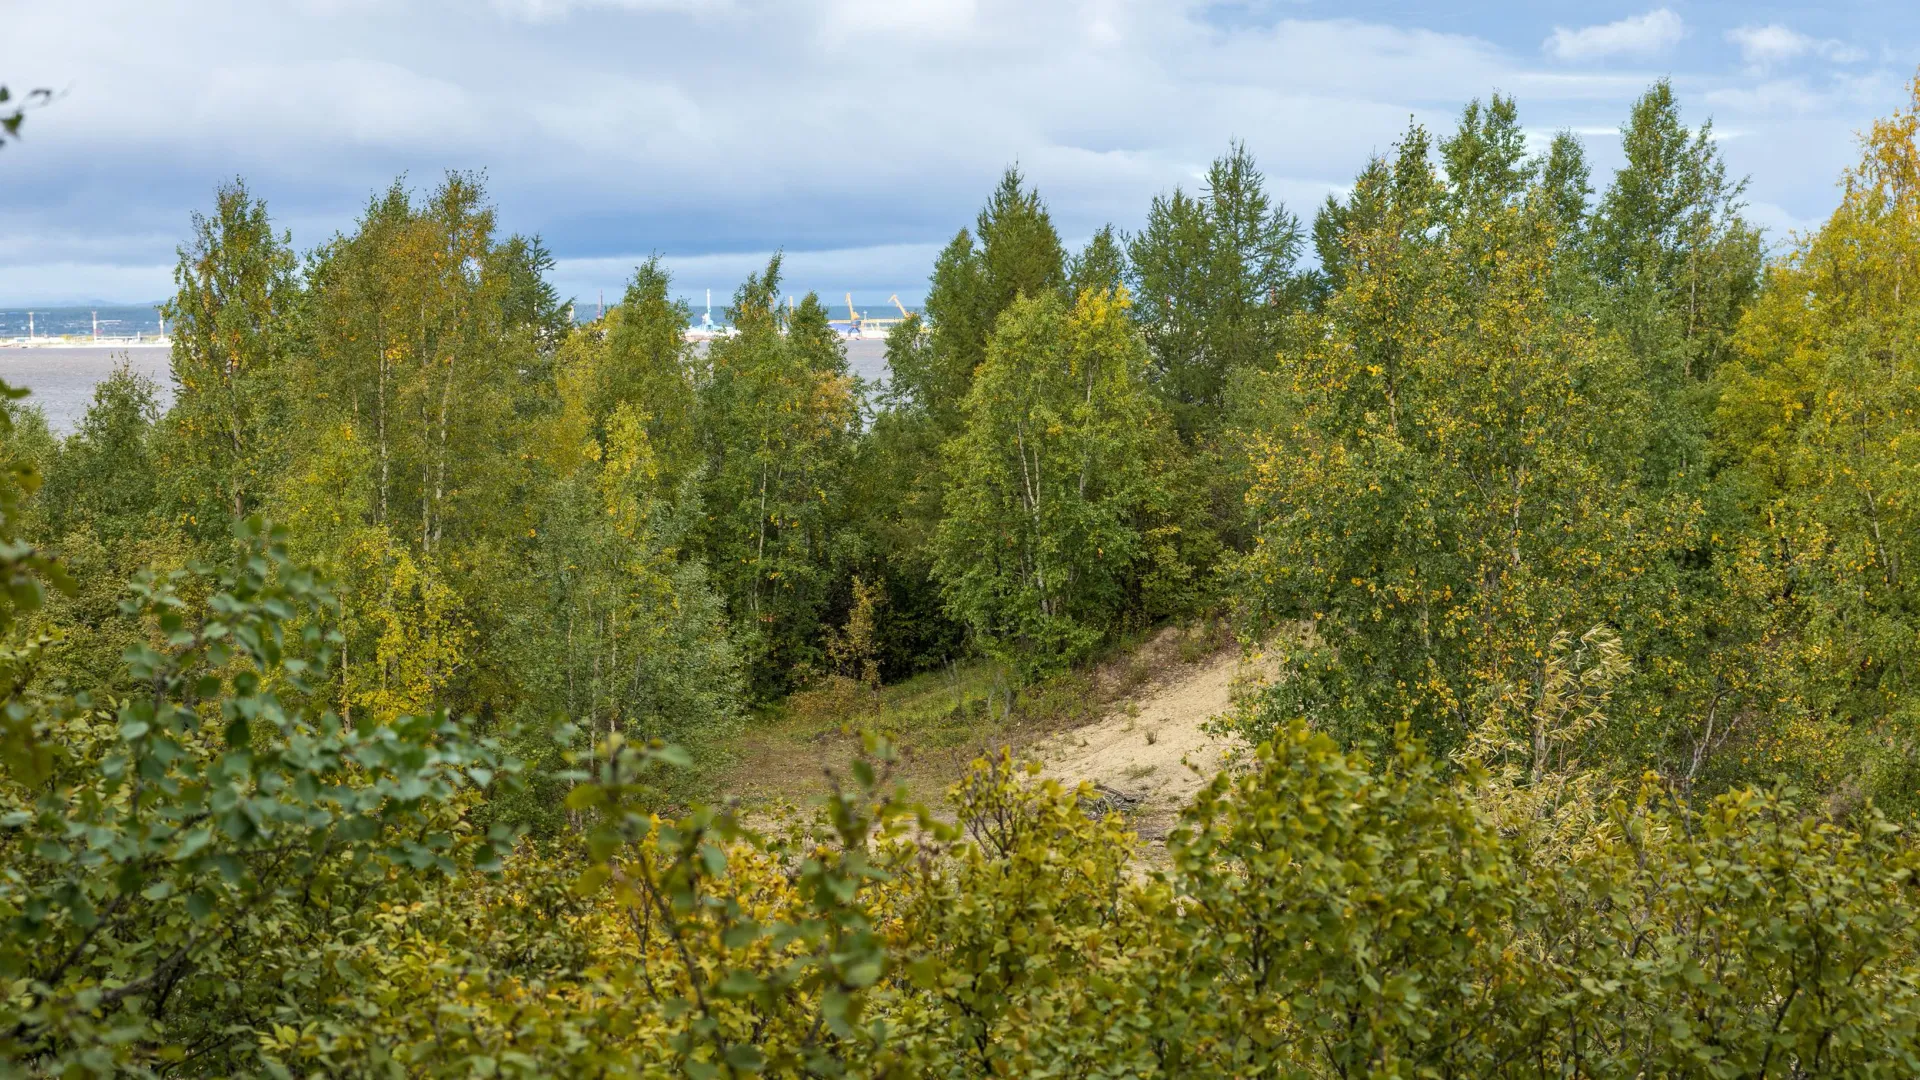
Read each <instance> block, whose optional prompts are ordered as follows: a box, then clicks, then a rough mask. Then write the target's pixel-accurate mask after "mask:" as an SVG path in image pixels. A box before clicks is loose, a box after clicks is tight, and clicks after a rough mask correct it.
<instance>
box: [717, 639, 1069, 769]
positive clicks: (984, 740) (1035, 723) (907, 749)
mask: <svg viewBox="0 0 1920 1080" xmlns="http://www.w3.org/2000/svg"><path fill="white" fill-rule="evenodd" d="M1090 681H1091V680H1090V679H1089V678H1088V676H1087V675H1085V674H1081V673H1068V674H1065V675H1060V676H1056V677H1054V678H1052V679H1049V680H1046V681H1044V682H1041V683H1038V684H1035V685H1033V686H1028V687H1024V688H1015V687H1014V686H1013V685H1012V683H1011V681H1010V680H1009V678H1008V676H1007V674H1006V671H1005V669H1004V668H1002V667H1000V666H999V665H997V664H994V663H992V662H990V661H986V660H970V661H963V662H959V663H955V664H952V665H949V666H948V667H946V668H943V669H941V670H938V671H928V672H922V673H921V674H919V675H916V676H914V677H913V678H910V679H907V680H906V681H904V682H900V683H896V684H894V685H892V686H884V687H881V688H880V689H879V690H877V691H876V690H869V689H867V688H865V687H862V686H860V685H858V684H857V683H853V682H852V681H850V680H845V679H833V680H828V681H827V682H826V683H825V684H823V685H822V686H819V687H816V688H814V689H811V690H806V691H802V692H800V693H797V694H794V695H793V696H792V697H790V698H788V699H787V700H786V701H785V702H784V703H782V704H781V705H780V706H778V707H776V708H774V709H771V710H768V711H767V712H766V713H765V714H764V715H763V717H762V718H761V719H760V721H759V722H758V723H756V724H755V725H754V730H752V731H751V732H749V733H748V735H747V736H746V737H745V738H744V739H743V740H742V741H741V745H740V747H739V753H738V755H737V758H736V762H735V765H734V767H733V768H732V769H731V770H729V773H728V775H727V778H726V781H725V786H726V788H727V791H728V793H729V794H732V795H736V796H739V797H740V798H742V799H744V800H746V801H748V802H749V803H776V802H780V801H793V802H797V801H801V800H803V799H805V798H806V797H808V796H811V795H813V794H816V793H817V792H819V791H820V790H822V785H823V783H824V780H825V777H826V775H827V770H829V769H836V770H839V771H842V772H844V771H845V769H846V767H847V765H848V763H849V762H851V761H852V759H853V757H854V755H855V754H856V753H857V752H858V750H859V747H860V739H859V734H858V733H859V732H860V731H872V732H875V733H877V734H880V735H885V736H886V737H887V738H888V739H890V740H892V741H893V742H894V743H895V745H896V746H898V747H899V748H900V751H901V760H900V762H899V764H898V765H897V766H896V770H895V775H896V778H897V779H899V780H900V781H901V782H903V783H904V784H906V786H907V789H908V791H909V792H910V793H911V794H912V796H913V797H914V798H916V799H919V800H922V801H929V802H932V801H938V799H939V798H940V797H941V796H942V795H943V794H944V792H945V789H946V786H947V785H948V784H949V783H951V782H952V780H953V779H954V778H955V777H957V776H958V775H960V773H961V771H962V770H963V769H964V768H965V766H966V764H967V763H968V762H969V761H971V760H973V759H974V758H975V757H978V756H980V755H981V754H985V753H992V752H994V751H995V750H997V749H998V748H999V747H1000V746H1002V745H1011V746H1013V747H1015V748H1016V749H1018V748H1019V747H1022V746H1025V745H1028V744H1030V743H1032V742H1034V741H1036V740H1038V739H1040V738H1043V737H1044V736H1046V735H1048V734H1051V733H1052V732H1054V731H1058V730H1061V729H1062V728H1065V727H1070V726H1073V725H1074V724H1075V723H1082V722H1085V721H1087V720H1090V719H1092V718H1093V717H1094V716H1097V715H1098V706H1097V705H1096V704H1094V701H1093V695H1092V694H1091V692H1090V691H1091V686H1090Z"/></svg>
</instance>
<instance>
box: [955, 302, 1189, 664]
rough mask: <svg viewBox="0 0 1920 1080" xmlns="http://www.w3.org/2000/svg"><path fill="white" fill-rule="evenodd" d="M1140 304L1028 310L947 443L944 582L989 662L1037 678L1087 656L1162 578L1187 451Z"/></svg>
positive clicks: (990, 360)
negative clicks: (1176, 469)
mask: <svg viewBox="0 0 1920 1080" xmlns="http://www.w3.org/2000/svg"><path fill="white" fill-rule="evenodd" d="M1126 304H1127V301H1126V294H1125V293H1124V292H1121V293H1118V294H1109V293H1098V292H1086V293H1082V294H1081V295H1080V298H1079V300H1078V301H1077V302H1075V303H1074V305H1073V306H1072V307H1071V308H1069V307H1068V306H1067V305H1065V304H1064V303H1063V302H1062V301H1061V300H1060V299H1059V298H1058V297H1057V296H1054V295H1051V294H1049V295H1044V296H1041V297H1039V298H1037V299H1021V300H1019V301H1016V302H1015V303H1014V305H1013V306H1012V307H1011V308H1009V309H1008V310H1007V313H1006V314H1005V315H1004V316H1002V318H1001V320H1000V325H999V327H998V328H997V329H996V330H995V331H994V335H993V340H992V343H991V344H990V345H989V347H988V350H987V360H986V363H984V364H982V365H981V367H980V371H979V373H978V375H977V376H976V377H975V380H974V385H973V389H972V391H971V392H969V394H968V396H967V402H966V428H965V430H964V431H963V433H962V434H961V435H960V436H958V437H957V438H955V439H954V440H953V441H952V442H950V443H948V444H947V449H946V453H947V457H948V462H947V471H948V474H949V475H950V476H952V477H954V478H955V482H954V485H953V487H952V488H951V489H950V490H949V491H948V493H947V498H946V506H945V510H946V518H945V520H943V521H942V522H941V523H940V531H939V534H938V536H937V537H936V539H935V542H934V543H935V551H936V553H937V554H936V563H935V573H936V575H937V576H938V577H939V579H940V582H941V587H942V589H943V591H944V592H945V595H946V598H947V603H948V605H949V607H950V608H951V609H952V611H953V612H954V614H955V615H956V616H957V617H959V618H960V619H962V620H963V621H964V622H966V623H967V625H968V626H969V627H971V628H972V630H973V632H974V633H975V634H976V635H977V636H978V637H979V639H980V640H981V642H982V644H983V645H984V647H986V648H987V649H988V650H989V651H991V652H993V653H994V654H995V655H998V656H1001V657H1003V658H1005V659H1006V660H1008V661H1009V662H1013V663H1015V664H1017V665H1019V666H1021V667H1022V668H1023V669H1024V670H1026V671H1027V672H1028V673H1033V672H1037V671H1040V670H1044V669H1046V668H1048V667H1051V666H1053V665H1056V664H1059V663H1063V662H1071V661H1073V660H1076V659H1079V658H1081V657H1084V656H1085V655H1087V653H1088V652H1089V650H1091V649H1092V648H1093V646H1094V645H1096V644H1097V643H1099V641H1100V640H1101V639H1102V638H1103V637H1104V636H1105V635H1106V634H1107V633H1108V632H1109V631H1110V630H1112V629H1115V628H1117V627H1118V626H1119V624H1120V622H1121V620H1122V619H1123V617H1124V616H1125V614H1126V613H1127V612H1128V610H1129V604H1128V601H1129V599H1132V598H1136V597H1138V595H1139V592H1140V589H1141V587H1142V582H1143V579H1145V578H1147V577H1149V576H1150V575H1152V574H1153V573H1154V572H1155V570H1156V569H1159V568H1158V567H1156V565H1155V562H1156V559H1157V558H1158V557H1159V556H1160V555H1161V554H1162V552H1161V551H1159V550H1157V549H1156V545H1155V544H1154V537H1153V536H1152V535H1151V534H1150V530H1151V529H1152V527H1153V525H1154V524H1155V523H1156V522H1155V518H1156V515H1158V514H1163V513H1164V511H1165V509H1166V507H1167V505H1168V501H1167V500H1166V499H1165V498H1164V494H1165V488H1164V487H1163V486H1162V481H1163V479H1164V477H1165V475H1166V472H1167V470H1168V464H1167V463H1168V462H1169V460H1170V456H1171V454H1172V453H1173V448H1172V446H1171V445H1170V444H1169V441H1168V439H1169V436H1170V434H1171V433H1170V431H1169V430H1168V426H1167V424H1166V421H1165V419H1164V418H1163V417H1162V415H1161V414H1160V413H1159V411H1158V409H1157V408H1156V407H1155V404H1154V402H1153V400H1152V398H1151V396H1150V395H1149V392H1148V390H1147V387H1146V383H1145V366H1146V350H1145V348H1144V346H1143V345H1142V343H1141V341H1140V338H1139V336H1138V335H1137V334H1136V333H1135V332H1134V330H1133V327H1132V324H1131V323H1130V322H1128V320H1127V319H1126ZM1134 610H1139V609H1138V608H1137V607H1136V608H1134Z"/></svg>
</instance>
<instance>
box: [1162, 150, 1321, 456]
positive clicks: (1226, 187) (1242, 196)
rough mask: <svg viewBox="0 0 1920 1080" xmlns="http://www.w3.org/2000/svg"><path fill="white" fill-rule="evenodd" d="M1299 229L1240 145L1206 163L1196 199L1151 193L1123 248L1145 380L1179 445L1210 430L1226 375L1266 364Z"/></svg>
mask: <svg viewBox="0 0 1920 1080" xmlns="http://www.w3.org/2000/svg"><path fill="white" fill-rule="evenodd" d="M1300 247H1301V234H1300V224H1299V222H1298V220H1297V219H1295V218H1294V217H1293V216H1292V215H1291V214H1289V213H1287V211H1286V208H1285V207H1283V206H1277V205H1275V204H1273V202H1272V201H1271V200H1270V199H1269V198H1268V196H1267V193H1266V180H1265V178H1264V177H1263V176H1262V175H1261V173H1260V171H1259V169H1258V168H1257V167H1256V166H1255V164H1254V160H1253V157H1252V155H1251V154H1249V153H1248V152H1247V148H1246V147H1245V146H1244V145H1243V144H1240V143H1235V144H1234V145H1233V147H1232V148H1231V149H1230V150H1229V151H1228V152H1227V153H1226V154H1224V155H1222V156H1221V157H1219V158H1216V159H1215V160H1214V162H1213V164H1212V166H1211V167H1210V168H1209V169H1208V170H1207V177H1206V182H1205V186H1204V187H1203V189H1202V192H1201V195H1200V197H1198V198H1193V197H1190V196H1188V195H1187V194H1186V193H1185V192H1183V191H1181V190H1179V189H1178V188H1176V189H1175V190H1174V192H1173V193H1172V194H1171V195H1166V196H1156V197H1155V199H1154V201H1153V207H1152V209H1150V210H1149V211H1148V213H1147V223H1146V226H1145V227H1144V228H1143V229H1142V230H1141V232H1140V233H1139V235H1137V236H1135V237H1133V238H1132V240H1131V241H1130V242H1129V244H1128V257H1129V263H1130V266H1131V277H1130V279H1129V284H1130V285H1131V286H1132V290H1133V295H1134V296H1135V297H1137V306H1136V309H1135V312H1134V316H1135V319H1136V321H1137V322H1138V323H1139V324H1140V328H1141V332H1142V333H1143V334H1144V335H1145V336H1146V339H1147V345H1148V348H1149V349H1151V350H1152V354H1153V369H1152V370H1153V377H1154V381H1155V384H1156V385H1157V386H1158V387H1159V389H1160V392H1161V394H1162V396H1163V397H1164V398H1165V400H1166V401H1167V403H1168V407H1169V409H1171V410H1172V412H1173V414H1174V419H1175V421H1176V422H1177V424H1178V425H1179V428H1180V432H1181V434H1182V435H1183V436H1186V437H1187V438H1188V439H1189V440H1193V439H1196V438H1199V437H1201V436H1202V435H1204V434H1206V433H1210V432H1212V431H1214V430H1216V429H1217V427H1218V426H1219V424H1220V421H1221V418H1222V412H1221V407H1222V405H1223V404H1224V403H1225V399H1226V393H1227V388H1228V385H1229V383H1230V382H1231V381H1232V379H1233V378H1234V375H1235V373H1236V372H1241V371H1246V370H1251V369H1254V368H1258V367H1262V366H1265V365H1268V364H1270V363H1271V362H1272V360H1273V358H1274V355H1275V353H1277V352H1278V350H1279V348H1280V342H1281V336H1282V332H1283V329H1284V327H1285V323H1286V320H1287V318H1288V317H1289V316H1290V315H1291V314H1293V312H1294V311H1296V310H1297V309H1298V307H1299V305H1300V304H1301V303H1302V302H1303V301H1304V299H1305V296H1306V294H1307V288H1308V282H1307V279H1306V278H1304V277H1302V276H1301V275H1299V274H1297V273H1296V272H1295V270H1294V263H1295V261H1296V259H1297V258H1298V257H1299V254H1300Z"/></svg>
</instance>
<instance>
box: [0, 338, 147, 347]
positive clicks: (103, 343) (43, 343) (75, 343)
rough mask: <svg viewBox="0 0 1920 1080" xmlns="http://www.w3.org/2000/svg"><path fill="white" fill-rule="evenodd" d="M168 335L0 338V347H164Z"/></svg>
mask: <svg viewBox="0 0 1920 1080" xmlns="http://www.w3.org/2000/svg"><path fill="white" fill-rule="evenodd" d="M172 346H173V339H172V338H169V337H111V338H109V337H99V338H96V337H34V338H4V339H0V349H166V348H171V347H172Z"/></svg>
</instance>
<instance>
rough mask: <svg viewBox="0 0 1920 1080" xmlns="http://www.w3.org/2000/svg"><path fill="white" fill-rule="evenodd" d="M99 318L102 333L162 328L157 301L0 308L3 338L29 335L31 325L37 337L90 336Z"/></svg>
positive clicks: (153, 331) (0, 335)
mask: <svg viewBox="0 0 1920 1080" xmlns="http://www.w3.org/2000/svg"><path fill="white" fill-rule="evenodd" d="M96 318H97V319H99V325H100V336H102V337H128V336H131V335H133V334H148V335H153V334H158V333H159V332H160V311H159V306H158V305H156V304H95V305H92V306H89V307H48V308H24V307H10V308H4V309H0V338H16V337H26V336H27V331H28V330H29V329H31V330H32V331H33V336H34V337H90V336H92V334H93V327H94V320H95V319H96ZM29 323H31V326H29Z"/></svg>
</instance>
